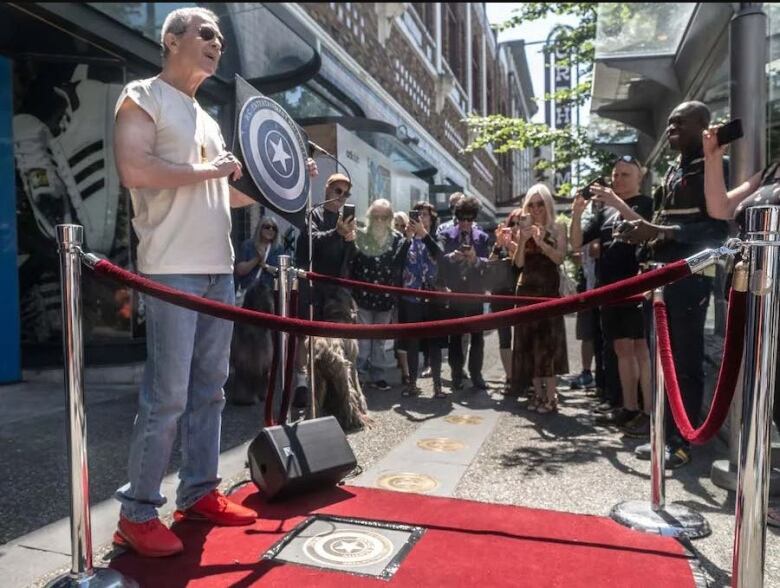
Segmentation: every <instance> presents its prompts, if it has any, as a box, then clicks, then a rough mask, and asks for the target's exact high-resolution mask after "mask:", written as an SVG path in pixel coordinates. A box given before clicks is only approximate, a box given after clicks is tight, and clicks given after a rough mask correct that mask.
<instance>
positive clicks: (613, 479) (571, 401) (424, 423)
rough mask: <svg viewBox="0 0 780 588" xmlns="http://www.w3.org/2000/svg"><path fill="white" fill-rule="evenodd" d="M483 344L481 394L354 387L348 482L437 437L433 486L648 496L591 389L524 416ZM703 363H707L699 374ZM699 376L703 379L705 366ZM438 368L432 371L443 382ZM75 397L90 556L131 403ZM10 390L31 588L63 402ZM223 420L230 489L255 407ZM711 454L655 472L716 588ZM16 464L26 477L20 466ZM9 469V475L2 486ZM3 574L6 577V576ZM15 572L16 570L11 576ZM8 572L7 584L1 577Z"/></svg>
mask: <svg viewBox="0 0 780 588" xmlns="http://www.w3.org/2000/svg"><path fill="white" fill-rule="evenodd" d="M567 330H568V334H569V337H568V343H569V357H570V359H571V370H572V372H577V371H579V369H580V366H579V350H578V344H577V342H576V341H575V340H574V337H573V320H571V319H567ZM497 347H498V345H497V338H496V336H495V334H491V335H490V336H488V337H486V344H485V370H484V376H485V379H486V380H488V383H489V384H490V385H491V388H492V389H491V390H490V391H489V392H488V393H484V392H474V391H471V390H469V389H465V390H463V391H460V392H457V393H455V394H453V395H452V396H451V397H450V398H449V399H447V400H443V399H435V398H432V389H431V380H430V379H423V380H420V384H421V386H422V388H423V394H422V395H421V396H420V397H412V398H403V397H401V395H400V386H399V378H398V375H397V374H393V379H391V380H390V383H391V384H393V389H392V390H390V391H387V392H380V391H377V390H375V389H373V388H369V387H366V388H365V393H366V396H367V400H368V404H369V409H370V411H371V414H372V416H373V417H374V419H375V421H376V424H375V426H374V427H373V428H372V429H370V430H365V431H360V432H356V433H352V434H350V435H349V442H350V445H351V446H352V447H353V449H354V451H355V454H356V456H357V459H358V463H359V464H360V465H361V467H362V468H363V473H362V475H361V476H360V478H356V479H353V480H350V481H349V482H348V483H367V484H369V485H373V484H374V482H375V478H376V477H377V475H381V473H382V472H385V471H390V470H399V469H401V466H409V467H404V468H403V469H405V470H407V469H411V470H412V471H413V472H414V471H416V470H415V469H414V468H415V467H417V466H415V464H413V463H412V462H411V461H410V457H409V456H412V455H413V454H417V453H418V450H419V445H418V442H419V441H423V440H431V439H434V440H438V439H440V438H442V437H450V438H453V439H455V440H456V441H460V442H461V443H462V444H463V446H464V452H463V454H457V455H455V454H449V455H439V456H437V457H435V458H434V457H433V456H429V457H427V458H425V459H424V460H423V461H427V462H429V463H430V464H433V465H432V466H430V467H428V466H425V465H424V464H417V465H418V466H419V467H418V468H417V469H420V468H423V469H424V470H425V471H421V472H420V473H426V471H427V472H428V473H429V474H431V477H438V476H440V475H441V476H443V474H442V472H445V470H446V472H447V474H448V475H449V474H451V475H449V477H447V478H446V479H445V478H444V477H442V480H443V482H446V487H441V490H440V492H441V493H446V494H449V495H454V496H455V497H461V498H468V499H473V500H481V501H487V502H500V503H507V504H517V505H523V506H530V507H539V508H550V509H555V510H559V511H567V512H577V513H585V514H593V515H599V516H605V515H607V513H608V512H609V510H610V508H611V507H612V506H613V505H614V504H616V503H618V502H621V501H624V500H646V499H648V497H649V492H650V482H649V471H650V465H649V462H645V461H640V460H638V459H636V458H635V457H634V455H633V449H634V448H635V447H636V445H638V443H639V442H638V441H635V440H629V439H624V438H623V437H622V436H621V435H620V433H619V431H618V430H617V429H615V428H609V427H598V426H595V424H594V422H593V418H592V416H591V414H590V409H591V407H592V406H593V404H594V401H593V399H592V398H590V397H588V396H587V395H586V394H585V393H584V392H582V391H569V390H568V389H567V387H566V386H565V385H562V386H561V388H560V394H561V411H560V413H559V414H551V415H539V414H537V413H532V412H529V411H527V410H525V408H524V406H525V402H524V401H522V400H517V399H514V398H512V399H510V398H504V397H503V396H502V395H501V394H500V393H499V391H498V388H499V386H500V382H501V381H502V380H503V373H502V370H501V364H500V361H499V357H498V349H497ZM713 368H714V366H708V367H707V369H708V371H709V372H711V371H712V370H713ZM708 375H709V376H710V379H711V375H712V374H708ZM447 377H448V370H446V368H445V384H446V383H448V381H447V380H446V378H447ZM35 394H38V395H39V396H38V397H36V396H35ZM87 394H88V408H87V413H88V423H89V439H90V460H91V462H90V475H91V476H92V479H91V486H92V488H93V494H92V497H93V513H94V515H93V516H94V518H93V525H94V546H95V552H96V557H95V562H96V564H101V558H102V557H103V556H104V555H106V554H109V553H110V552H111V548H110V545H108V541H109V540H110V533H111V531H113V525H114V524H115V522H116V512H117V505H116V503H114V502H113V501H112V500H110V495H111V493H112V492H113V490H114V489H115V488H116V487H117V486H118V485H119V484H121V483H122V482H123V481H124V476H125V474H124V469H125V465H124V464H125V461H126V451H127V447H126V446H127V435H128V434H129V429H130V426H131V424H132V417H133V415H134V411H135V386H119V385H116V386H96V385H93V386H88V387H87ZM24 395H27V396H29V397H28V398H26V400H25V402H31V401H34V404H36V406H37V408H36V409H35V410H36V411H38V416H37V417H36V418H35V419H33V420H32V421H31V419H29V418H27V417H25V416H24V411H23V410H21V409H20V408H19V407H16V408H15V409H13V404H14V403H13V402H12V401H10V400H8V401H6V404H3V403H2V402H3V401H2V400H0V415H2V417H0V442H1V443H2V444H3V445H2V447H0V449H2V450H4V454H5V455H6V456H7V455H8V454H9V451H10V449H11V448H13V446H12V445H10V442H11V441H12V440H15V442H16V443H21V446H20V447H17V449H21V451H22V453H24V456H23V457H19V456H15V457H14V456H12V459H13V460H15V461H14V464H15V465H14V466H13V467H7V466H6V465H3V469H2V471H0V480H2V481H1V482H0V484H3V492H0V516H2V517H3V521H4V523H5V522H8V523H10V524H12V525H16V528H17V530H18V529H28V531H24V533H26V532H29V531H35V532H34V533H32V534H31V535H27V536H25V537H19V535H22V534H24V533H20V532H18V531H17V535H15V536H14V537H16V538H15V539H14V540H13V541H12V542H11V543H9V544H7V545H4V546H1V547H0V570H2V571H0V573H1V574H2V576H3V577H4V582H3V585H4V586H11V587H14V586H23V585H25V582H27V583H29V580H24V578H31V577H32V576H33V575H34V574H35V573H37V580H36V581H35V583H34V585H35V586H40V585H43V583H44V582H45V580H46V579H48V578H50V577H52V576H53V575H54V574H55V572H54V567H56V566H58V565H59V566H60V568H61V570H60V571H62V570H65V569H67V565H68V563H69V558H68V557H67V556H66V555H64V554H65V553H67V550H68V544H67V541H65V542H63V541H62V539H63V538H65V539H67V529H68V522H67V518H65V519H64V520H62V521H59V522H58V523H56V524H55V525H53V526H51V527H45V526H44V525H42V524H38V523H35V521H37V520H39V518H40V517H39V518H36V517H37V514H36V512H34V511H33V509H36V510H37V509H40V510H42V511H44V512H48V516H47V517H43V519H48V520H47V522H46V524H49V523H52V522H55V521H58V520H59V519H62V518H63V517H67V510H66V508H67V506H66V505H67V485H66V484H64V483H63V480H64V479H65V475H66V473H65V472H64V471H63V468H64V464H65V461H64V459H65V458H64V447H63V445H64V428H63V427H64V425H62V422H64V414H63V413H62V408H59V409H58V408H56V407H53V406H52V403H54V402H57V401H59V402H60V403H61V404H63V403H64V399H63V398H62V393H61V390H60V391H58V392H57V393H54V392H53V391H52V390H51V389H48V391H47V392H42V391H38V392H35V391H34V388H29V387H27V388H26V392H24ZM58 399H59V400H58ZM6 407H10V408H12V409H13V410H15V411H16V412H15V415H16V416H13V417H12V416H9V415H10V413H8V414H7V413H6V410H5V409H6ZM33 412H35V411H33ZM461 414H466V415H471V416H479V417H480V418H481V420H480V423H481V424H480V426H475V427H473V428H470V427H460V429H459V430H458V431H457V432H453V431H452V429H448V430H447V431H445V430H444V425H443V424H442V421H446V420H447V417H449V416H456V415H461ZM33 421H34V422H33ZM224 422H225V427H224V430H223V441H224V442H225V445H224V448H225V449H226V453H225V455H224V456H223V460H222V472H223V475H224V476H225V484H226V485H232V484H234V483H236V482H238V481H240V480H244V479H246V478H247V477H248V472H247V471H246V470H245V469H244V468H243V460H244V456H245V449H244V448H245V444H246V442H247V441H249V440H251V439H252V438H254V436H255V435H256V433H257V430H259V426H260V425H259V423H260V422H261V420H260V408H259V407H252V408H249V409H246V408H236V407H228V408H227V409H226V411H225V421H224ZM58 427H59V429H58ZM38 436H40V437H41V438H40V439H38ZM53 445H56V448H54V447H52V446H53ZM22 446H23V447H22ZM57 452H59V453H60V455H59V457H58V458H57V459H53V458H51V454H57ZM11 453H13V452H11ZM725 454H726V447H725V445H724V444H723V443H722V442H721V441H720V440H714V441H712V442H710V443H709V444H708V445H707V446H705V447H704V448H699V449H695V450H694V453H693V462H692V463H691V464H689V465H688V466H686V467H683V468H681V469H679V470H675V471H674V472H672V473H670V475H669V477H668V482H667V501H669V502H680V503H682V504H686V505H687V506H690V507H693V508H695V509H696V510H698V511H699V512H701V513H702V514H703V515H704V516H705V517H706V518H707V520H708V521H709V522H710V524H711V526H712V528H713V534H712V535H711V536H710V537H708V538H706V539H701V540H697V541H695V542H694V543H693V546H694V548H695V549H696V550H697V552H698V555H699V558H700V560H701V562H702V566H703V568H704V570H705V572H706V574H707V577H708V579H709V581H710V582H711V585H712V586H717V587H725V586H728V584H729V574H730V569H731V548H732V540H733V525H734V514H733V513H734V497H733V494H729V493H727V492H726V491H724V490H722V489H720V488H718V487H716V486H714V485H713V484H712V483H711V482H710V479H709V470H710V464H711V462H712V460H713V459H715V458H718V457H722V456H724V455H725ZM423 455H425V454H423ZM47 456H49V457H47ZM4 461H5V460H4ZM41 461H42V462H43V467H41V463H40V462H41ZM175 467H176V464H175V463H174V464H172V469H171V472H174V471H175ZM426 468H427V469H426ZM431 468H434V469H431ZM435 468H438V469H435ZM41 469H43V470H44V471H41ZM434 470H435V471H434ZM231 471H232V473H231ZM20 472H25V473H26V474H25V475H24V476H21V475H20ZM10 479H13V480H12V483H10V484H9V480H10ZM53 480H58V482H55V481H53ZM57 484H59V485H57ZM52 485H53V486H54V488H55V491H54V492H52V491H51V486H52ZM11 487H13V489H14V492H20V493H21V494H19V495H21V496H24V492H28V491H29V492H33V493H34V494H32V495H31V497H30V498H28V497H26V496H25V497H24V498H23V499H22V500H20V501H18V502H16V503H14V504H9V503H8V502H7V500H6V502H3V499H4V498H5V497H7V495H8V491H9V490H10V489H11ZM168 494H169V495H170V493H168ZM31 505H32V508H31ZM63 505H64V506H63ZM31 511H33V512H31ZM55 511H56V513H55ZM33 519H34V520H33ZM36 524H37V526H36ZM40 527H44V528H40ZM2 531H3V532H4V533H5V532H6V525H5V524H4V525H3V526H2ZM56 537H59V539H55V538H56ZM56 558H59V559H56ZM778 564H780V536H778V535H777V534H776V531H775V530H772V529H770V530H769V531H768V532H767V570H766V583H765V585H766V586H778V587H780V565H778ZM103 565H105V564H104V563H103ZM10 573H16V574H19V575H17V576H11V575H10ZM22 573H24V574H26V575H25V576H22V575H21V574H22ZM11 577H14V578H17V579H18V580H19V582H16V583H9V580H8V579H9V578H11Z"/></svg>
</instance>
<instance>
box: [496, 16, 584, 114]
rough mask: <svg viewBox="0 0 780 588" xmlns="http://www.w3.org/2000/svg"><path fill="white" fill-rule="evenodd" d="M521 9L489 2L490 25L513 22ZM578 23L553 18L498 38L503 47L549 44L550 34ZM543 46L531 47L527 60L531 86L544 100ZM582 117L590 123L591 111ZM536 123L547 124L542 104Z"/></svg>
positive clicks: (524, 26) (523, 26) (536, 22)
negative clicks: (508, 43)
mask: <svg viewBox="0 0 780 588" xmlns="http://www.w3.org/2000/svg"><path fill="white" fill-rule="evenodd" d="M519 6H520V3H518V2H500V3H499V2H488V3H486V4H485V9H486V11H487V17H488V22H490V24H501V23H503V22H506V21H507V20H509V18H510V17H511V16H512V12H513V11H514V10H515V9H516V8H518V7H519ZM576 22H577V21H576V19H575V18H573V17H559V16H552V17H548V18H545V19H541V20H536V21H533V22H528V23H524V24H521V25H520V26H516V27H514V28H512V29H508V30H506V31H502V32H500V33H499V34H498V41H499V43H501V42H503V41H512V40H515V39H523V40H525V42H526V43H533V42H534V41H545V40H546V39H547V35H549V34H550V31H551V30H552V29H553V28H554V27H555V26H556V25H558V24H569V25H573V24H576ZM541 50H542V44H541V43H540V44H538V45H531V46H530V47H526V50H525V52H526V57H527V59H528V68H529V70H530V71H531V82H532V84H533V87H534V96H541V95H542V94H544V58H543V57H542V53H541ZM580 116H581V117H583V120H582V122H583V123H586V122H587V108H584V109H583V110H582V111H581V112H580ZM532 120H533V121H534V122H544V106H543V105H542V104H539V110H538V111H537V113H536V114H535V115H534V117H533V119H532Z"/></svg>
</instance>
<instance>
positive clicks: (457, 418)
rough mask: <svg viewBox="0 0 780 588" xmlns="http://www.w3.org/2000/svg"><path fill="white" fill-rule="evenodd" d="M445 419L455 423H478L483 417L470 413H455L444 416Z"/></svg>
mask: <svg viewBox="0 0 780 588" xmlns="http://www.w3.org/2000/svg"><path fill="white" fill-rule="evenodd" d="M444 420H445V421H447V422H448V423H451V424H453V425H478V424H479V423H481V422H482V417H480V416H474V415H470V414H453V415H450V416H448V417H444Z"/></svg>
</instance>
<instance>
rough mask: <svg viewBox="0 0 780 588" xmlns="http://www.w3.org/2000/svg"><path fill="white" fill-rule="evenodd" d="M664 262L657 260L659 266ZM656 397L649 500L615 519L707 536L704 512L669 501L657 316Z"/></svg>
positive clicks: (659, 296) (667, 532)
mask: <svg viewBox="0 0 780 588" xmlns="http://www.w3.org/2000/svg"><path fill="white" fill-rule="evenodd" d="M661 265H662V264H654V266H656V267H660V266H661ZM663 298H664V289H663V288H656V289H655V290H654V291H653V302H656V301H662V300H663ZM649 328H650V342H651V354H652V357H653V363H652V382H653V399H652V410H651V412H650V447H651V453H650V486H651V488H650V502H645V501H642V500H629V501H626V502H621V503H620V504H617V505H615V506H614V507H612V510H611V511H610V513H609V516H610V517H611V518H612V519H613V520H614V521H616V522H618V523H620V524H621V525H624V526H626V527H630V528H632V529H636V530H637V531H644V532H646V533H657V534H659V535H664V536H670V537H681V536H686V537H688V538H690V539H698V538H700V537H706V536H707V535H709V534H710V533H711V532H712V530H711V529H710V525H709V523H707V521H706V520H705V518H704V517H703V516H701V514H699V513H698V512H696V511H695V510H692V509H690V508H688V507H687V506H683V505H681V504H669V505H667V504H666V477H665V471H666V422H665V418H666V415H665V414H664V413H665V408H666V407H665V402H666V393H665V391H664V387H665V382H664V372H663V367H662V365H661V354H660V350H659V348H658V337H657V333H656V328H655V320H654V318H653V319H652V320H651V321H650V325H649Z"/></svg>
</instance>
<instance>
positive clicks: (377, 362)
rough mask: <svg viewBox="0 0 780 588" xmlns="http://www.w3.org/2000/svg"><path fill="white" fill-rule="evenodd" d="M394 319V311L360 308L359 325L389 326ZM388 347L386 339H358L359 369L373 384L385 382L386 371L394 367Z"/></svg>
mask: <svg viewBox="0 0 780 588" xmlns="http://www.w3.org/2000/svg"><path fill="white" fill-rule="evenodd" d="M392 318H393V311H392V310H369V309H367V308H360V307H359V306H358V324H361V325H389V324H390V323H391V322H392ZM386 346H387V340H385V339H358V360H357V369H358V371H359V372H361V373H363V374H366V375H368V378H369V379H370V380H371V381H372V382H378V381H379V380H384V379H385V369H387V368H389V367H392V366H393V362H392V359H391V358H390V357H389V354H388V352H387V349H386Z"/></svg>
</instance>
